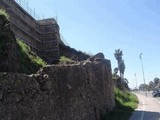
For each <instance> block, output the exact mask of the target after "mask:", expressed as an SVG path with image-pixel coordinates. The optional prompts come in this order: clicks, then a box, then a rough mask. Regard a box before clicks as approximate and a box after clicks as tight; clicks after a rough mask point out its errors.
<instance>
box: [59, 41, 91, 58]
mask: <svg viewBox="0 0 160 120" xmlns="http://www.w3.org/2000/svg"><path fill="white" fill-rule="evenodd" d="M59 51H60V56H65V57H67V58H69V59H71V60H74V61H83V60H86V59H88V58H90V57H91V55H90V54H87V53H85V52H82V51H77V50H76V49H74V48H71V47H69V46H66V45H64V44H60V45H59Z"/></svg>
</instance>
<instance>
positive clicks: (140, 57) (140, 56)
mask: <svg viewBox="0 0 160 120" xmlns="http://www.w3.org/2000/svg"><path fill="white" fill-rule="evenodd" d="M142 54H143V53H140V55H139V59H140V60H141V67H142V73H143V81H144V85H146V82H145V76H144V69H143V61H142ZM145 94H146V97H147V89H146V87H145Z"/></svg>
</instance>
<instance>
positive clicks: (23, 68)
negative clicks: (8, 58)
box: [17, 40, 46, 74]
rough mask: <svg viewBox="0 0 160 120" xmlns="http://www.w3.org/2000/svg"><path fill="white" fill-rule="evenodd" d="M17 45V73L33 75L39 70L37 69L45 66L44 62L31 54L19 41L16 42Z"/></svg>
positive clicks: (25, 45)
mask: <svg viewBox="0 0 160 120" xmlns="http://www.w3.org/2000/svg"><path fill="white" fill-rule="evenodd" d="M17 43H18V49H19V55H20V70H19V72H21V73H26V74H31V73H35V72H36V71H37V70H39V68H41V67H43V66H44V65H46V62H44V61H43V60H42V59H41V58H40V57H38V56H37V55H36V54H35V53H34V52H32V51H31V49H30V47H29V46H28V45H27V44H25V43H24V42H22V41H21V40H17Z"/></svg>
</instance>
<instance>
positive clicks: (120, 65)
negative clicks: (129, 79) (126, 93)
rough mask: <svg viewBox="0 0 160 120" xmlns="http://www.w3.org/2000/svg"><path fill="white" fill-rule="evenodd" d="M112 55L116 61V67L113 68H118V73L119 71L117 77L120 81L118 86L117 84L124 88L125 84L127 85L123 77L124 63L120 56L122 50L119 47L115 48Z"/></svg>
mask: <svg viewBox="0 0 160 120" xmlns="http://www.w3.org/2000/svg"><path fill="white" fill-rule="evenodd" d="M114 56H115V58H116V60H117V63H118V69H114V70H119V73H120V78H119V79H118V80H119V81H120V86H119V85H118V86H119V87H120V88H122V89H123V90H124V89H125V86H127V85H126V84H127V83H125V79H124V71H125V64H124V60H123V59H122V56H123V52H122V50H120V49H117V50H115V53H114ZM117 72H118V71H117ZM118 80H117V81H118Z"/></svg>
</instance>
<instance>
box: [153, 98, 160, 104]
mask: <svg viewBox="0 0 160 120" xmlns="http://www.w3.org/2000/svg"><path fill="white" fill-rule="evenodd" d="M152 99H153V100H155V101H156V102H157V103H158V104H160V102H159V101H158V100H157V99H156V98H152Z"/></svg>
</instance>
